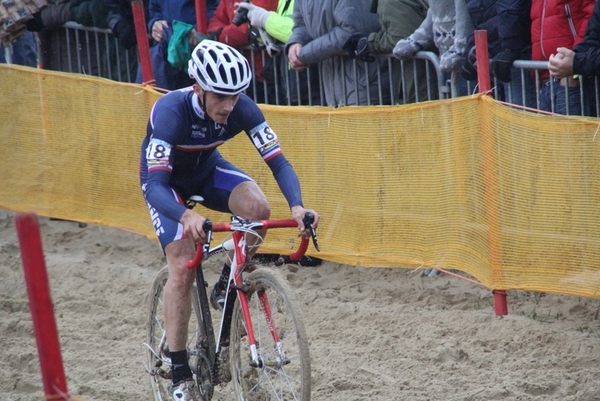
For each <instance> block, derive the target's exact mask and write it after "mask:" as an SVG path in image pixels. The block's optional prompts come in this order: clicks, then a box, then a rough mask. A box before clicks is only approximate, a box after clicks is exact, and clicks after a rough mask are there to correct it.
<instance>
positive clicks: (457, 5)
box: [394, 0, 473, 71]
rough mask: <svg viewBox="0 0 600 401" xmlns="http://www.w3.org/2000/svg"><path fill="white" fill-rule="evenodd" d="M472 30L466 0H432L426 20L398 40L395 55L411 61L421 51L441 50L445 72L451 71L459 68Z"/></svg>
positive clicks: (441, 61) (441, 66) (442, 65)
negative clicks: (405, 36) (404, 37)
mask: <svg viewBox="0 0 600 401" xmlns="http://www.w3.org/2000/svg"><path fill="white" fill-rule="evenodd" d="M472 31H473V27H472V25H471V21H470V18H469V14H468V12H467V8H466V3H465V2H464V1H461V0H432V1H431V2H430V4H429V10H428V11H427V17H426V18H425V20H424V21H423V22H422V23H421V25H420V26H419V27H418V28H417V29H416V30H415V31H414V32H413V33H412V34H411V35H410V36H409V37H407V38H406V39H401V40H399V41H398V43H397V44H396V46H395V47H394V55H395V56H396V57H398V58H399V59H400V60H408V59H410V58H412V57H413V56H414V55H415V54H416V53H417V52H418V51H420V50H426V51H433V52H436V53H439V56H440V68H441V69H442V71H452V70H455V69H457V68H458V66H459V62H460V56H461V55H462V53H463V52H464V49H465V47H466V42H467V36H468V35H469V34H470V33H471V32H472Z"/></svg>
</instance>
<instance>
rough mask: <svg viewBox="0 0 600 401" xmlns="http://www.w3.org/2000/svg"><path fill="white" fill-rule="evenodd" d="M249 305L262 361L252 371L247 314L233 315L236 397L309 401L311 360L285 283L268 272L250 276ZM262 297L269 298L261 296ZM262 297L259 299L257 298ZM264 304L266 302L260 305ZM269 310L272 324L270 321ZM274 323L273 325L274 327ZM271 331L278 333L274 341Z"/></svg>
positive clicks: (254, 273)
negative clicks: (273, 329) (272, 329)
mask: <svg viewBox="0 0 600 401" xmlns="http://www.w3.org/2000/svg"><path fill="white" fill-rule="evenodd" d="M246 282H248V283H249V284H250V287H251V290H250V291H249V292H248V304H249V309H250V314H251V319H252V324H253V330H254V336H255V338H256V348H257V352H258V356H259V360H258V361H255V362H257V363H255V367H253V366H251V363H252V362H253V361H252V360H251V353H250V347H249V345H248V342H247V341H248V340H247V336H246V335H245V333H246V328H245V327H244V323H243V318H242V316H243V314H242V313H241V308H240V305H239V303H237V304H236V307H235V309H234V315H233V321H232V325H233V326H232V327H233V328H234V330H233V331H232V339H231V349H230V351H231V363H232V368H233V371H232V374H233V376H234V380H233V383H234V387H235V392H236V394H238V397H239V398H238V399H240V400H257V401H258V400H284V399H285V400H308V399H309V397H310V357H309V352H308V342H307V340H306V334H305V330H304V324H303V320H302V316H301V313H300V309H299V307H298V306H297V303H296V301H295V297H294V296H293V293H292V292H291V290H290V288H289V286H288V285H287V283H285V281H284V280H283V279H282V278H281V277H280V276H279V275H278V274H276V273H275V272H272V271H269V270H267V269H264V268H260V269H257V270H256V271H254V272H253V273H251V274H250V275H248V277H247V279H246ZM263 291H264V293H265V295H266V297H263V296H262V292H263ZM259 293H261V296H260V297H259ZM261 298H263V299H262V301H261ZM265 306H267V309H266V310H267V311H268V310H270V319H269V318H268V317H267V316H266V312H265V308H264V307H265ZM270 323H271V324H270ZM271 326H272V327H274V328H276V329H277V333H276V337H275V338H279V339H280V342H279V343H277V342H275V340H274V336H273V333H272V332H271Z"/></svg>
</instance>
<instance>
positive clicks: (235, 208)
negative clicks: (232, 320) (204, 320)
mask: <svg viewBox="0 0 600 401" xmlns="http://www.w3.org/2000/svg"><path fill="white" fill-rule="evenodd" d="M211 162H213V163H214V167H213V168H212V169H211V171H210V175H209V176H208V177H207V179H206V182H205V185H203V186H202V188H201V191H200V192H199V194H200V195H202V197H203V198H204V202H203V205H204V206H206V207H207V208H209V209H214V210H218V211H222V212H228V213H232V214H235V215H239V216H240V217H242V218H245V219H252V220H263V219H268V218H269V216H270V215H271V211H270V208H269V203H268V201H267V197H266V196H265V194H264V193H263V192H262V190H261V189H260V188H259V186H258V184H256V182H255V181H254V180H253V179H252V178H251V177H250V176H249V175H248V174H246V173H245V172H244V171H243V170H241V169H239V168H237V167H236V166H234V165H233V164H232V163H230V162H228V161H227V160H225V159H224V158H223V157H222V156H221V155H220V154H218V153H215V154H213V156H212V157H211ZM259 235H260V236H261V237H263V238H264V235H265V232H264V231H262V232H259ZM248 240H249V241H250V242H249V243H248V246H249V250H250V251H249V256H250V257H252V255H253V254H254V253H255V252H256V247H255V246H253V245H254V244H253V243H252V241H253V240H255V241H257V242H258V239H257V238H248ZM231 256H232V255H231V254H230V255H229V260H231ZM230 273H231V264H230V262H229V261H227V262H225V265H224V266H223V270H222V271H221V275H220V277H219V279H218V280H217V283H216V284H215V286H214V287H213V290H212V292H211V297H210V301H211V304H212V306H213V307H214V308H215V309H222V308H223V305H224V303H225V295H226V292H227V286H228V282H229V278H230V277H229V276H230Z"/></svg>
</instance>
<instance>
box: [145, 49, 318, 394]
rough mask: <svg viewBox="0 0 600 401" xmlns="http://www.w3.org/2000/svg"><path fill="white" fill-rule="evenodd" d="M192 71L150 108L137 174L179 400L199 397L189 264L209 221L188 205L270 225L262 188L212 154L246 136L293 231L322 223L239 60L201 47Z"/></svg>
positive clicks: (218, 294) (218, 289)
mask: <svg viewBox="0 0 600 401" xmlns="http://www.w3.org/2000/svg"><path fill="white" fill-rule="evenodd" d="M188 73H189V75H190V77H191V78H193V79H195V81H196V84H194V85H193V86H191V87H189V88H184V89H180V90H177V91H173V92H170V93H168V94H166V95H165V96H163V97H161V98H160V99H159V100H158V101H157V102H156V103H155V104H154V107H153V108H152V112H151V114H150V118H149V122H148V126H147V134H146V137H145V139H144V141H143V143H142V147H141V167H140V181H141V186H142V192H143V195H144V197H145V199H146V202H147V204H148V207H149V209H150V215H151V219H152V223H153V225H154V228H155V230H156V234H157V236H158V239H159V241H160V243H161V246H162V247H163V250H164V252H165V254H166V257H167V263H168V266H169V267H168V269H169V280H168V281H167V284H166V286H165V290H164V313H165V317H164V318H165V326H166V328H165V330H166V336H167V344H168V346H169V350H170V356H171V365H172V385H171V388H172V394H173V397H174V399H175V400H178V401H189V400H194V401H198V400H199V398H200V396H199V393H198V389H197V388H196V386H195V384H194V382H193V380H192V372H191V370H190V367H189V366H188V361H187V354H186V341H187V326H188V321H189V318H190V314H191V299H190V288H191V287H192V285H193V282H194V272H193V270H189V269H187V268H186V267H185V263H186V262H187V261H188V260H191V259H192V258H193V256H194V250H195V243H196V242H203V241H204V239H205V233H204V231H203V230H202V224H203V223H204V220H205V218H204V217H202V216H200V215H199V214H198V213H196V212H194V211H193V210H191V209H188V208H186V206H185V200H186V199H188V198H189V197H190V196H191V195H200V196H202V197H203V198H204V202H203V205H204V206H206V207H208V208H209V209H213V210H217V211H221V212H226V213H232V214H236V215H239V216H241V217H243V218H247V219H252V220H264V219H268V218H269V217H270V208H269V203H268V201H267V198H266V196H265V195H264V193H263V192H262V190H261V189H260V188H259V186H258V184H257V183H256V182H255V181H254V180H253V179H252V178H251V177H250V176H249V175H248V174H246V173H245V172H244V171H242V170H241V169H239V168H237V167H235V166H234V165H233V164H231V163H230V162H228V161H227V160H225V159H224V158H223V157H222V156H221V154H220V153H219V151H218V150H217V149H216V148H217V147H218V146H220V145H222V144H223V143H224V142H226V141H227V140H229V139H231V138H233V137H234V136H235V135H237V134H238V133H240V132H241V131H245V132H246V134H247V135H248V138H249V139H250V140H251V142H252V144H253V145H254V146H255V147H256V149H257V150H258V153H259V154H260V156H261V157H262V158H263V160H264V161H265V162H266V163H267V165H268V166H269V167H270V169H271V171H272V173H273V175H274V177H275V179H276V181H277V183H278V185H279V188H280V189H281V192H282V193H283V195H284V196H285V198H286V200H287V202H288V204H289V207H290V209H291V214H292V218H293V219H294V220H296V221H297V222H298V227H299V229H303V223H302V217H303V216H304V214H305V213H306V212H312V213H314V215H315V222H314V224H313V226H314V228H316V227H317V225H318V222H319V215H318V214H317V213H316V212H315V211H314V210H312V209H305V208H304V206H303V204H302V197H301V191H300V183H299V180H298V177H297V175H296V173H295V171H294V169H293V167H292V166H291V164H290V163H289V162H288V160H287V159H286V158H285V156H284V155H283V153H282V152H281V148H280V146H279V141H278V139H277V135H276V134H275V133H274V132H273V131H272V130H271V128H270V127H269V125H268V124H267V123H266V121H265V118H264V116H263V114H262V112H261V110H260V109H259V108H258V106H257V105H256V103H254V101H252V100H251V99H250V98H249V97H248V96H246V95H245V94H244V93H242V92H243V91H244V90H245V89H246V88H248V85H249V83H250V80H251V78H252V74H251V71H250V66H249V64H248V61H247V60H246V59H245V58H244V56H242V55H241V54H240V53H239V52H238V51H237V50H235V49H233V48H232V47H230V46H228V45H225V44H223V43H219V42H215V41H211V40H204V41H202V42H200V44H198V45H197V46H196V48H195V49H194V51H193V53H192V57H191V59H190V61H189V64H188ZM262 234H263V235H264V233H262ZM304 234H306V233H304ZM229 271H230V267H229V266H228V265H227V262H226V264H225V266H224V267H223V272H222V273H221V277H220V278H219V280H218V282H217V283H216V284H215V287H214V288H213V291H212V293H211V304H212V305H213V307H215V308H218V307H220V308H222V307H223V302H224V296H225V290H226V288H227V282H228V280H229Z"/></svg>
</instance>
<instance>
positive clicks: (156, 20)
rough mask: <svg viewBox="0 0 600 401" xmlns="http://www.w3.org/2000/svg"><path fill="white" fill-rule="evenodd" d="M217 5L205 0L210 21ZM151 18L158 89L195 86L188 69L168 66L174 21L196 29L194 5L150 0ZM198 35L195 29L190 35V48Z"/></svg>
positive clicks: (215, 0)
mask: <svg viewBox="0 0 600 401" xmlns="http://www.w3.org/2000/svg"><path fill="white" fill-rule="evenodd" d="M218 4H219V0H206V15H207V18H211V17H212V15H213V14H214V12H215V10H216V8H217V5H218ZM148 15H149V19H148V31H149V33H150V36H151V38H152V40H153V42H152V47H151V48H150V56H151V58H152V69H153V72H154V79H155V81H156V86H157V87H159V88H163V89H169V90H173V89H179V88H183V87H186V86H190V85H192V84H193V83H194V81H193V80H191V79H190V77H189V75H188V73H187V71H186V70H185V68H178V67H174V66H172V65H170V64H169V62H168V61H167V49H168V46H169V39H170V38H171V36H172V34H173V21H179V22H182V23H185V24H189V25H191V26H195V25H196V9H195V1H194V0H150V4H149V6H148ZM202 33H204V32H202ZM202 33H201V34H202ZM196 34H197V31H196V28H194V29H193V30H192V32H191V33H190V35H189V41H190V43H189V44H190V47H191V48H194V47H195V46H196V45H197V44H198V42H199V40H200V38H199V37H198V36H197V35H196ZM200 36H202V35H200ZM190 56H191V55H190ZM137 81H138V82H142V77H141V70H140V69H139V68H138V78H137Z"/></svg>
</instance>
